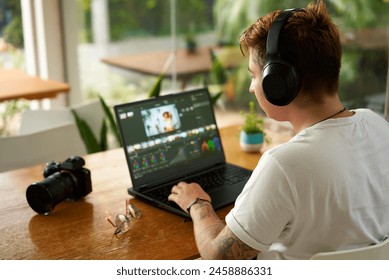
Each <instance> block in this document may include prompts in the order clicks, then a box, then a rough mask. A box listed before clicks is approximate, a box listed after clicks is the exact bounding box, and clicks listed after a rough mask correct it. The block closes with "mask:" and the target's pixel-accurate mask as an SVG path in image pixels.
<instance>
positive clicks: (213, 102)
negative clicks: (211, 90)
mask: <svg viewBox="0 0 389 280" xmlns="http://www.w3.org/2000/svg"><path fill="white" fill-rule="evenodd" d="M222 94H223V92H222V91H219V92H218V93H217V94H215V95H213V96H212V97H211V104H212V105H215V104H216V102H217V101H218V99H219V98H220V96H222Z"/></svg>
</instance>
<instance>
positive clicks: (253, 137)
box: [240, 101, 265, 152]
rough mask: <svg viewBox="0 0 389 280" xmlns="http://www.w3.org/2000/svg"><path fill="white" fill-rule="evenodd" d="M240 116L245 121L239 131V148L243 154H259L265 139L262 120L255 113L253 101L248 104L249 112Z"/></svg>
mask: <svg viewBox="0 0 389 280" xmlns="http://www.w3.org/2000/svg"><path fill="white" fill-rule="evenodd" d="M242 115H243V116H244V117H245V120H244V123H243V126H242V128H241V131H240V147H241V148H242V150H243V151H245V152H259V151H260V150H261V148H262V144H263V141H264V139H265V132H264V130H263V127H264V119H263V118H261V117H259V116H258V114H257V113H256V112H255V104H254V101H250V103H249V112H248V113H242Z"/></svg>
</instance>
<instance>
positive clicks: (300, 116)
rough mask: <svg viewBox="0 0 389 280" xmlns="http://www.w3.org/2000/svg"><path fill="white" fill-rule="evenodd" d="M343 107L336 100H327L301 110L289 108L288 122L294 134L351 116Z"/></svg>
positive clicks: (299, 108)
mask: <svg viewBox="0 0 389 280" xmlns="http://www.w3.org/2000/svg"><path fill="white" fill-rule="evenodd" d="M344 108H345V107H344V105H343V104H342V103H341V102H340V100H339V99H338V98H337V97H336V98H328V99H327V100H325V101H324V102H322V103H320V104H312V105H310V106H306V108H301V107H297V106H294V107H293V108H291V113H290V116H291V117H290V122H291V123H292V125H293V128H294V131H295V133H298V132H300V131H301V130H303V129H305V128H308V127H310V126H312V125H315V124H317V123H320V122H323V121H325V120H327V119H334V118H342V117H348V116H351V115H352V114H353V113H352V112H350V111H348V110H347V109H344Z"/></svg>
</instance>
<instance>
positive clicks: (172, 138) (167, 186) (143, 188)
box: [114, 88, 251, 218]
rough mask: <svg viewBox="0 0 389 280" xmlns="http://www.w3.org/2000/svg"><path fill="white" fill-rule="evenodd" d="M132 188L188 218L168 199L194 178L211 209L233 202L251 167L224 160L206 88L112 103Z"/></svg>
mask: <svg viewBox="0 0 389 280" xmlns="http://www.w3.org/2000/svg"><path fill="white" fill-rule="evenodd" d="M114 111H115V117H116V121H117V124H118V128H119V133H120V136H121V140H122V144H123V148H124V153H125V157H126V160H127V164H128V169H129V172H130V177H131V181H132V186H131V187H129V188H128V193H129V194H130V195H132V196H135V197H137V198H141V199H144V200H146V201H148V202H150V203H152V204H153V205H155V206H158V207H160V208H163V209H165V210H169V211H171V212H173V213H175V214H179V215H181V216H183V217H188V218H190V216H189V214H188V213H186V212H185V211H183V210H182V209H181V208H180V207H179V206H178V205H177V204H176V203H174V202H171V201H168V200H167V198H168V196H169V194H170V192H171V188H172V187H173V186H174V185H175V184H177V183H178V182H180V181H185V182H197V183H199V184H200V185H201V186H202V187H203V189H204V190H205V191H206V192H207V193H208V194H209V195H210V197H211V199H212V206H213V208H214V209H215V210H217V209H220V208H222V207H224V206H226V205H228V204H231V203H233V202H235V200H236V198H237V196H238V195H239V194H240V193H241V191H242V189H243V187H244V185H245V183H246V182H247V180H248V178H249V177H250V175H251V171H250V170H248V169H245V168H242V167H239V166H236V165H233V164H231V163H227V162H226V159H225V154H224V151H223V146H222V143H221V139H220V134H219V130H218V127H217V124H216V120H215V115H214V111H213V106H212V104H211V98H210V95H209V92H208V89H207V88H199V89H194V90H189V91H183V92H179V93H175V94H170V95H163V96H160V97H157V98H152V99H146V100H142V101H137V102H131V103H126V104H120V105H116V106H114Z"/></svg>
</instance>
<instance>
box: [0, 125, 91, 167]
mask: <svg viewBox="0 0 389 280" xmlns="http://www.w3.org/2000/svg"><path fill="white" fill-rule="evenodd" d="M85 154H86V149H85V146H84V143H83V141H82V139H81V137H80V135H79V133H78V129H77V127H76V125H75V123H74V122H70V123H62V124H59V125H57V126H53V127H50V128H48V129H43V130H40V131H35V132H33V133H28V134H24V135H17V136H10V137H1V138H0V172H3V171H8V170H12V169H17V168H22V167H27V166H31V165H35V164H40V163H47V162H49V161H52V160H55V161H61V162H62V161H64V160H65V159H67V158H68V157H70V156H74V155H78V156H83V155H85Z"/></svg>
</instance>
